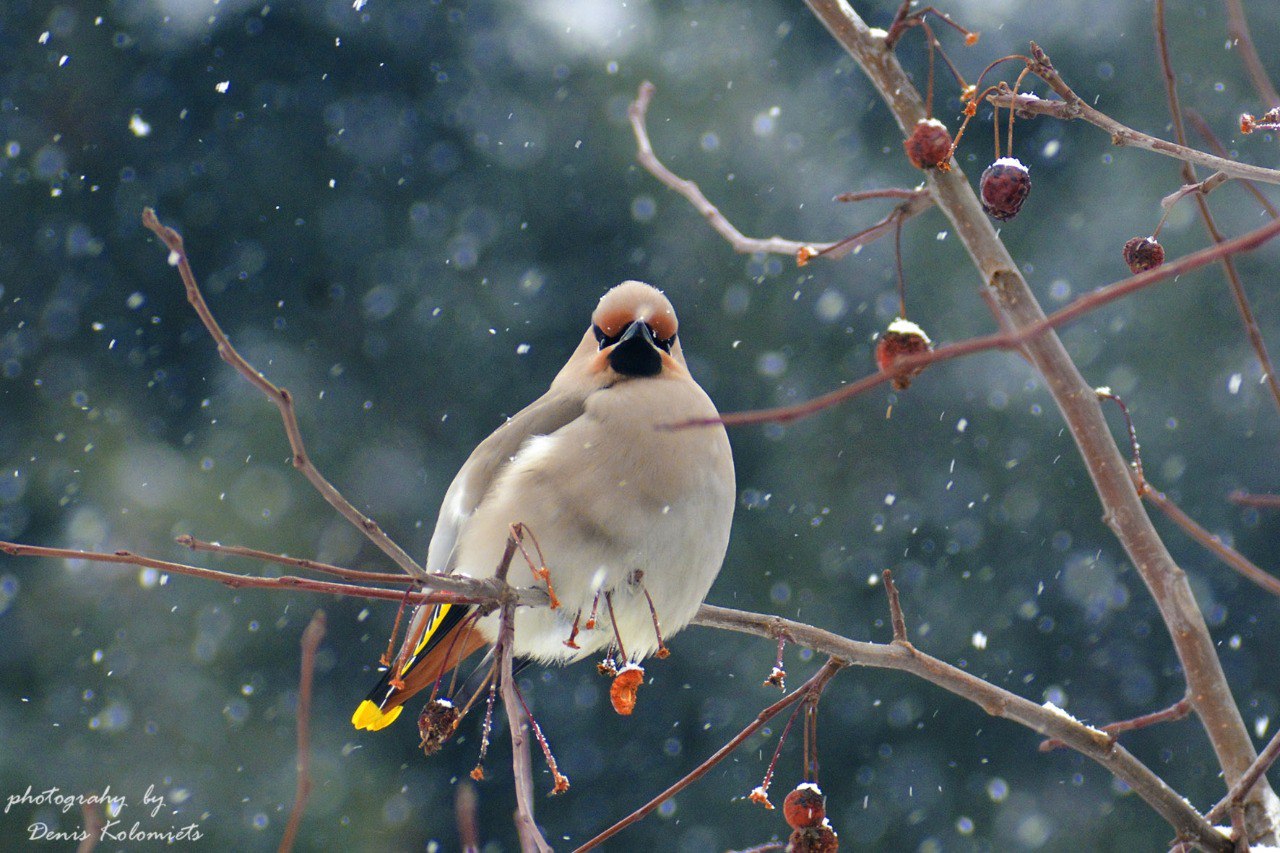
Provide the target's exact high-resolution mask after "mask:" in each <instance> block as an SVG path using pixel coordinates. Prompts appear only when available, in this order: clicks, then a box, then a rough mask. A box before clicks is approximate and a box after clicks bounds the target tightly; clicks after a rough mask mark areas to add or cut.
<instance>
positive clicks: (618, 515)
mask: <svg viewBox="0 0 1280 853" xmlns="http://www.w3.org/2000/svg"><path fill="white" fill-rule="evenodd" d="M677 331H678V326H677V321H676V315H675V311H674V309H673V308H672V307H671V303H670V302H669V301H668V300H667V298H666V297H665V296H663V294H662V293H661V292H660V291H658V290H657V289H655V288H653V287H650V286H649V285H647V284H642V283H640V282H636V281H628V282H624V283H622V284H620V285H618V286H617V287H615V288H613V289H612V290H610V291H609V292H608V293H606V294H605V295H604V297H603V298H601V300H600V304H599V305H598V306H597V307H596V310H595V312H594V314H593V315H592V324H591V327H590V328H588V329H587V331H586V333H585V334H584V335H583V336H582V340H581V342H580V343H579V344H578V347H577V349H576V350H574V352H573V355H572V356H571V357H570V358H569V361H568V363H567V364H565V366H564V368H563V369H562V370H561V371H560V373H559V374H558V375H557V376H556V378H555V380H554V381H553V382H552V383H551V387H550V389H549V390H548V391H547V393H546V394H544V395H543V396H542V397H540V398H539V399H538V400H536V401H534V402H533V403H531V404H530V405H529V406H527V407H526V408H525V409H524V410H522V411H521V412H520V413H518V414H517V415H515V416H514V417H512V418H511V419H510V420H508V421H507V422H506V423H505V424H503V425H502V426H500V427H499V428H498V429H497V430H496V431H495V432H494V433H493V434H492V435H490V436H489V437H488V438H487V439H485V440H484V441H483V442H481V444H480V445H479V446H478V447H476V449H475V451H474V452H473V453H472V454H471V457H470V458H469V459H468V460H467V462H466V463H465V464H464V465H463V466H462V468H461V470H459V471H458V474H457V476H456V477H455V478H454V480H453V483H452V485H451V486H450V487H449V490H448V492H447V493H446V494H445V497H444V500H443V502H442V505H441V509H440V514H439V517H438V520H437V522H436V529H435V533H434V535H433V536H432V537H431V545H430V550H429V552H428V556H427V569H428V571H431V572H447V573H452V574H459V575H467V576H470V577H490V576H492V575H493V573H494V571H495V569H496V567H497V565H498V561H499V559H500V558H501V555H502V551H503V548H504V546H505V544H506V539H507V534H508V530H509V528H510V525H511V524H513V523H514V522H523V523H524V524H525V525H526V526H527V527H528V528H529V529H530V530H531V531H532V532H533V534H534V536H536V537H537V539H538V542H539V543H540V544H541V546H542V552H543V554H544V556H545V557H546V563H547V566H548V567H549V568H550V570H551V580H552V583H553V584H554V586H555V590H556V593H557V595H558V597H559V599H560V601H561V603H562V606H561V607H560V608H558V609H556V610H551V609H548V608H521V609H519V610H517V611H516V615H515V640H514V652H515V654H516V655H517V656H521V657H526V658H531V659H533V660H536V661H539V662H544V663H552V662H558V663H568V662H571V661H574V660H578V659H580V658H583V657H585V656H587V655H591V654H594V653H598V652H601V651H604V650H605V649H607V648H609V647H610V646H611V645H616V641H615V626H614V625H612V624H611V622H610V618H609V613H608V609H607V607H606V602H605V599H604V597H603V596H602V595H601V594H602V593H606V592H607V593H609V598H610V599H611V600H612V605H613V614H614V617H615V618H616V622H617V623H616V636H617V637H618V638H620V639H621V641H622V645H623V647H624V648H625V649H626V653H627V656H628V657H629V658H630V659H631V660H640V659H641V658H644V657H646V656H648V655H650V654H652V653H653V652H654V651H656V650H657V648H658V637H657V634H656V633H655V631H654V628H653V622H652V619H651V616H650V613H649V607H648V604H647V602H646V600H645V595H644V593H645V591H646V590H647V592H648V593H649V595H650V596H651V597H652V599H653V605H654V608H655V610H656V612H657V614H658V616H659V618H660V619H661V623H662V630H663V633H664V635H665V636H670V635H672V634H674V633H675V632H677V631H679V630H680V629H681V628H683V627H684V626H685V625H687V624H688V623H689V620H690V619H692V618H693V616H694V614H695V613H696V612H697V609H698V606H699V605H700V604H701V603H702V599H703V598H704V597H705V595H706V593H707V591H708V590H709V589H710V587H711V584H712V582H713V581H714V580H715V577H716V574H717V573H718V572H719V570H720V564H721V562H722V561H723V559H724V554H725V549H726V548H727V546H728V541H729V526H730V522H731V520H732V517H733V506H734V497H735V486H734V473H733V458H732V455H731V453H730V450H729V441H728V437H727V436H726V434H725V431H724V428H723V427H720V426H714V427H702V428H693V429H682V430H668V429H662V427H663V426H665V425H670V424H673V423H677V422H680V421H685V420H689V419H692V418H715V417H716V416H717V412H716V409H715V406H714V405H713V404H712V402H711V400H710V398H709V397H707V395H706V393H705V392H704V391H703V390H702V389H701V388H700V387H699V386H698V384H697V383H696V382H694V380H693V378H692V377H691V376H690V375H689V371H688V367H687V365H686V364H685V360H684V355H683V353H682V351H681V347H680V342H679V339H678V336H677ZM638 573H639V574H642V580H641V581H640V582H637V581H636V578H637V577H638ZM509 582H510V583H512V584H514V585H517V586H529V585H534V584H537V583H541V581H538V580H536V579H535V578H534V576H533V575H532V573H531V572H530V570H529V567H528V565H527V564H526V563H525V562H524V560H523V559H521V558H520V557H519V556H518V555H517V557H516V559H515V560H514V561H513V562H512V564H511V569H510V575H509ZM598 595H601V597H600V599H599V614H598V617H597V624H596V627H595V628H594V629H592V630H582V631H580V633H578V635H577V638H576V643H577V646H578V648H576V649H575V648H571V647H569V646H567V645H566V644H565V641H566V640H568V639H569V637H570V632H571V631H572V629H573V624H574V622H575V619H578V620H579V621H580V624H581V623H585V622H586V620H587V617H588V615H589V613H590V611H591V609H592V605H593V603H594V602H596V600H597V596H598ZM439 615H440V614H439V611H437V610H436V609H435V608H432V607H424V608H420V609H419V611H418V612H417V613H416V614H415V616H414V620H413V623H412V625H411V627H410V631H409V638H408V639H407V640H406V642H413V641H414V638H415V636H416V635H418V634H421V633H422V632H421V631H420V630H418V629H419V628H422V627H423V622H424V620H428V619H432V617H433V616H436V617H438V616H439ZM449 621H451V622H453V625H452V628H451V629H450V630H449V631H447V632H441V631H436V632H428V633H427V636H426V637H424V638H423V640H422V641H420V642H419V643H418V646H419V648H417V649H415V650H414V651H415V654H414V655H412V656H411V658H410V662H409V664H408V665H407V666H406V667H405V671H404V673H403V677H404V680H405V682H406V689H404V690H400V689H396V688H394V687H392V686H391V684H390V678H389V676H388V677H386V678H384V679H383V682H382V683H381V684H380V685H379V686H378V687H377V688H375V690H374V691H373V693H371V694H370V697H369V699H368V700H366V701H365V702H364V703H362V704H361V706H360V709H358V710H357V712H356V715H355V716H354V717H353V719H352V722H353V723H354V724H355V725H356V727H357V728H370V729H377V728H382V727H383V726H385V725H387V724H388V723H390V722H391V721H392V720H394V719H395V716H396V715H397V714H398V713H399V712H398V708H399V706H400V705H401V704H403V702H404V701H405V700H406V699H408V698H409V696H411V695H412V694H413V693H414V692H416V691H417V690H419V689H422V688H423V687H425V686H427V685H429V684H431V683H433V682H434V681H435V680H436V679H437V678H438V677H439V676H440V675H443V674H444V672H446V671H447V670H448V668H450V667H452V666H454V665H456V663H457V662H458V661H457V660H454V659H453V658H455V657H457V653H456V652H455V653H452V654H447V655H446V654H443V653H442V652H441V651H439V649H442V648H445V647H446V645H449V646H450V647H451V648H454V649H458V650H461V649H463V648H464V647H468V646H472V645H473V644H472V643H470V642H466V639H467V638H465V637H463V640H462V641H460V640H459V636H460V635H459V632H465V630H466V629H465V627H464V626H466V625H470V624H472V620H470V619H466V620H459V619H457V618H456V614H455V618H454V619H453V620H449ZM441 624H443V623H441ZM474 630H475V631H476V632H478V633H479V635H480V636H482V637H483V638H484V640H485V641H487V642H492V641H493V640H494V639H495V638H496V635H497V630H498V617H497V614H496V613H495V614H490V615H489V616H487V617H485V618H484V619H481V620H479V621H478V622H475V623H474ZM446 634H448V635H453V636H446ZM433 650H436V651H435V653H434V654H431V652H432V651H433ZM472 650H473V649H472V648H466V651H467V652H468V653H470V651H472ZM428 658H431V661H430V662H428ZM424 667H425V668H429V669H432V670H440V671H432V672H426V673H424V672H422V668H424ZM411 674H412V676H413V677H412V678H410V675H411Z"/></svg>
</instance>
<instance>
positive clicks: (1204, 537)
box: [1142, 485, 1280, 595]
mask: <svg viewBox="0 0 1280 853" xmlns="http://www.w3.org/2000/svg"><path fill="white" fill-rule="evenodd" d="M1142 497H1143V498H1144V499H1145V500H1147V501H1149V502H1150V503H1152V504H1155V505H1156V506H1157V507H1159V508H1160V511H1161V512H1163V513H1164V514H1165V515H1167V516H1168V517H1169V520H1170V521H1172V522H1173V523H1174V524H1176V525H1178V526H1179V527H1181V528H1182V530H1183V531H1184V532H1185V533H1186V534H1187V535H1188V536H1190V537H1191V538H1192V539H1194V540H1195V541H1196V542H1198V543H1200V545H1202V546H1203V547H1204V548H1205V550H1207V551H1209V552H1210V553H1212V554H1213V555H1214V556H1216V557H1217V558H1218V559H1219V560H1221V561H1222V562H1224V563H1226V564H1227V565H1228V566H1230V567H1231V568H1233V569H1235V570H1236V572H1238V573H1239V574H1240V575H1242V576H1244V577H1245V578H1246V579H1247V580H1249V581H1251V582H1252V583H1255V584H1257V585H1258V586H1260V587H1262V588H1263V589H1265V590H1266V591H1267V592H1269V593H1271V594H1272V595H1280V578H1277V577H1276V576H1275V575H1272V574H1270V573H1269V572H1267V571H1265V570H1263V569H1262V568H1261V567H1259V566H1258V565H1257V564H1256V563H1254V562H1253V561H1251V560H1250V559H1249V558H1248V557H1246V556H1245V555H1244V554H1241V553H1240V552H1239V551H1237V550H1236V549H1235V548H1232V547H1231V546H1230V545H1228V544H1226V543H1225V542H1223V541H1222V540H1221V539H1219V538H1218V537H1217V536H1214V535H1213V534H1212V533H1210V532H1209V531H1208V530H1205V529H1204V528H1203V527H1201V526H1200V525H1199V524H1198V523H1197V522H1196V520H1195V519H1194V518H1192V517H1191V516H1189V515H1187V514H1186V513H1185V512H1184V511H1183V510H1182V508H1181V507H1179V506H1178V505H1177V504H1175V503H1174V502H1173V501H1171V500H1169V499H1168V498H1167V497H1165V495H1164V493H1163V492H1160V491H1157V490H1156V489H1153V488H1151V486H1150V485H1148V486H1147V488H1146V489H1144V490H1143V492H1142Z"/></svg>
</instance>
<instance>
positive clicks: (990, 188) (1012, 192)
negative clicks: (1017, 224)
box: [979, 157, 1031, 222]
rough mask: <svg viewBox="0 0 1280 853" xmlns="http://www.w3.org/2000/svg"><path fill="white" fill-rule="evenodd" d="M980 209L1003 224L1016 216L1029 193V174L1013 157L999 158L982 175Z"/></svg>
mask: <svg viewBox="0 0 1280 853" xmlns="http://www.w3.org/2000/svg"><path fill="white" fill-rule="evenodd" d="M979 187H980V188H981V191H982V209H983V210H985V211H986V212H987V215H988V216H990V217H991V218H992V219H999V220H1000V221H1001V222H1004V221H1005V220H1007V219H1012V218H1013V217H1015V216H1017V215H1018V211H1019V210H1021V209H1022V203H1023V202H1024V201H1026V200H1027V193H1029V192H1031V174H1030V173H1029V172H1028V171H1027V167H1026V166H1024V165H1022V163H1020V162H1019V161H1018V160H1015V159H1014V158H1013V157H1001V158H1000V159H999V160H997V161H995V162H994V163H992V164H991V165H990V166H988V167H987V168H986V171H984V172H983V173H982V180H981V181H980V182H979Z"/></svg>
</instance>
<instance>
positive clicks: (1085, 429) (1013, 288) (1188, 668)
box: [807, 0, 1280, 834]
mask: <svg viewBox="0 0 1280 853" xmlns="http://www.w3.org/2000/svg"><path fill="white" fill-rule="evenodd" d="M807 3H808V5H809V7H810V9H812V10H813V12H814V14H816V15H817V16H818V18H819V20H821V21H822V22H823V24H824V25H825V26H826V27H827V29H828V31H829V32H830V33H831V34H832V36H833V37H835V39H836V40H837V41H838V42H839V43H840V44H841V46H842V47H844V49H845V50H846V51H847V52H848V53H849V54H850V55H851V56H852V57H853V58H854V60H855V61H856V62H858V64H859V65H860V66H862V68H863V70H864V71H865V72H866V73H867V75H868V77H869V78H870V79H871V81H872V83H873V84H874V85H875V87H876V89H877V91H878V92H879V93H880V96H881V97H882V98H883V99H884V101H885V103H886V104H887V105H888V106H889V109H890V110H891V112H892V113H893V115H894V118H895V119H896V120H897V122H898V125H899V128H900V129H901V131H902V133H903V135H904V136H905V135H906V134H907V133H908V132H909V130H910V129H911V128H913V127H914V126H915V124H916V122H917V121H919V120H920V119H921V118H923V117H924V105H923V103H922V102H921V99H920V95H919V93H918V92H917V91H916V90H915V87H914V86H913V85H912V83H911V81H910V79H909V78H908V77H907V75H906V73H905V72H904V71H903V69H902V66H901V65H900V64H899V63H898V61H897V59H896V57H895V56H894V55H893V53H892V52H891V51H890V50H888V49H887V48H886V47H885V45H884V40H883V38H882V37H880V36H878V35H876V34H874V33H873V32H872V31H871V30H870V29H869V28H868V27H867V26H866V24H865V23H864V22H863V21H862V19H861V18H859V17H858V16H857V14H856V13H855V12H854V11H853V9H851V8H850V7H849V5H848V3H846V2H844V0H807ZM1032 53H1033V55H1034V56H1036V57H1037V63H1038V67H1037V68H1036V69H1035V71H1036V73H1037V74H1039V75H1041V76H1042V77H1044V78H1045V79H1046V81H1047V82H1051V80H1052V78H1056V76H1057V75H1056V72H1054V71H1053V67H1052V65H1051V64H1049V62H1048V58H1047V57H1045V56H1044V55H1043V52H1041V51H1040V50H1039V48H1038V47H1035V46H1034V45H1033V46H1032ZM1051 85H1052V82H1051ZM1077 106H1078V109H1079V110H1080V111H1081V113H1082V114H1089V113H1088V111H1089V110H1090V109H1091V108H1089V107H1088V105H1087V104H1082V103H1080V104H1078V105H1077ZM1122 138H1123V137H1122ZM1163 144H1164V145H1166V146H1167V145H1169V143H1163ZM1174 147H1176V146H1174ZM1176 153H1177V155H1178V156H1179V158H1183V157H1185V156H1186V152H1185V151H1183V150H1182V149H1178V151H1177V152H1176ZM1212 159H1213V160H1215V161H1216V160H1217V159H1218V158H1212ZM1206 165H1208V166H1209V167H1210V168H1215V169H1221V170H1222V171H1227V172H1230V173H1233V174H1239V175H1240V176H1241V177H1249V178H1261V177H1265V178H1267V179H1268V180H1269V181H1271V182H1277V181H1280V172H1275V171H1272V170H1268V169H1256V167H1250V168H1249V169H1242V168H1240V166H1241V164H1238V163H1233V162H1231V161H1225V162H1222V163H1217V162H1213V163H1206ZM1228 167H1230V168H1228ZM1231 170H1235V171H1234V172H1232V171H1231ZM928 181H929V186H930V189H931V191H932V192H933V194H934V198H935V200H936V201H937V203H938V207H939V208H940V209H941V210H942V211H943V213H945V214H946V216H947V218H948V219H949V220H950V221H951V222H952V224H953V226H954V227H955V230H956V233H957V235H958V236H959V237H960V239H961V241H962V242H963V243H964V245H965V248H966V249H967V250H968V252H969V254H970V257H971V258H972V259H973V262H974V264H975V266H976V267H977V268H978V270H979V271H980V272H981V274H982V280H983V282H984V284H985V285H986V286H987V287H990V288H992V289H993V290H994V291H995V292H996V295H997V296H998V298H999V307H1000V309H1001V312H1002V313H1003V314H1004V315H1005V316H1006V317H1007V319H1008V321H1009V322H1010V323H1011V324H1012V325H1013V326H1014V327H1015V328H1017V329H1019V330H1022V329H1027V328H1034V327H1035V326H1036V325H1037V324H1040V323H1043V322H1044V320H1045V316H1044V312H1043V311H1042V310H1041V308H1040V305H1039V303H1038V302H1037V300H1036V298H1035V295H1034V293H1033V292H1032V291H1031V288H1030V287H1029V286H1028V285H1027V282H1026V280H1025V279H1024V278H1023V277H1022V274H1021V273H1020V272H1019V270H1018V268H1017V265H1016V264H1015V263H1014V262H1013V259H1012V258H1011V257H1010V256H1009V253H1008V251H1007V250H1006V249H1005V247H1004V245H1003V244H1002V243H1001V242H1000V240H999V238H998V237H997V235H996V232H995V229H994V228H993V227H992V225H991V223H990V221H989V220H988V219H987V217H986V216H985V215H984V213H983V211H982V208H981V205H980V204H979V202H978V199H977V197H976V196H975V195H974V192H973V189H972V188H971V187H970V185H969V184H968V182H967V180H966V178H965V176H964V174H963V173H962V172H961V171H960V170H959V169H953V170H952V171H950V172H945V173H933V174H930V175H928ZM1022 351H1023V353H1024V354H1025V355H1026V356H1027V357H1028V359H1029V360H1030V361H1031V362H1032V364H1033V365H1034V366H1035V367H1036V368H1037V370H1039V372H1040V374H1041V375H1042V376H1043V377H1044V379H1045V383H1046V386H1047V387H1048V389H1049V391H1050V393H1051V394H1052V395H1053V398H1054V401H1055V402H1056V403H1057V405H1058V408H1059V409H1060V410H1061V412H1062V414H1063V418H1064V419H1065V421H1066V424H1067V427H1068V429H1069V430H1070V432H1071V435H1072V438H1073V439H1074V440H1075V442H1076V444H1077V446H1078V447H1079V449H1080V455H1081V458H1082V460H1083V462H1084V464H1085V466H1086V468H1087V469H1088V471H1089V476H1090V477H1091V479H1092V480H1093V484H1094V488H1095V490H1096V491H1097V493H1098V497H1099V499H1100V501H1101V503H1102V507H1103V519H1104V521H1105V522H1106V523H1107V525H1108V526H1109V527H1110V528H1111V529H1112V531H1113V532H1114V533H1115V535H1116V537H1117V538H1118V539H1119V541H1120V543H1121V545H1122V546H1123V547H1124V549H1125V552H1126V553H1127V554H1128V556H1129V559H1130V560H1132V562H1133V564H1134V566H1135V567H1136V568H1137V570H1138V572H1139V573H1140V574H1141V576H1142V579H1143V581H1144V582H1145V583H1146V585H1147V587H1148V589H1149V590H1150V592H1151V595H1152V597H1153V598H1154V600H1155V601H1156V604H1157V606H1158V607H1159V608H1160V613H1161V616H1162V617H1163V619H1164V622H1165V625H1166V627H1167V629H1168V631H1169V636H1170V638H1171V639H1172V641H1173V645H1174V648H1175V649H1176V650H1177V653H1178V658H1179V660H1180V662H1181V664H1182V668H1183V671H1184V672H1185V673H1186V677H1187V682H1188V685H1189V687H1190V693H1191V700H1192V703H1193V705H1194V707H1195V709H1196V713H1197V714H1198V715H1199V717H1200V719H1201V722H1202V724H1203V726H1204V729H1205V731H1206V732H1207V734H1208V736H1209V740H1210V742H1211V743H1212V744H1213V748H1214V752H1215V753H1216V754H1217V758H1218V761H1219V763H1220V765H1221V766H1222V769H1223V773H1224V776H1225V778H1226V780H1227V783H1228V784H1229V785H1230V784H1234V783H1235V782H1236V781H1237V780H1238V779H1239V778H1240V776H1241V775H1242V774H1243V773H1244V772H1245V771H1246V770H1247V769H1248V767H1249V766H1250V765H1251V764H1252V763H1253V762H1254V760H1255V759H1256V758H1257V753H1256V752H1255V750H1254V748H1253V743H1252V741H1251V739H1250V737H1249V732H1248V730H1247V729H1246V728H1245V725H1244V719H1243V718H1242V717H1241V715H1240V710H1239V708H1237V707H1236V704H1235V701H1234V698H1233V697H1232V694H1231V688H1230V685H1229V684H1228V683H1227V679H1226V675H1225V674H1224V673H1223V671H1222V664H1221V662H1220V661H1219V660H1218V657H1217V652H1216V649H1215V648H1214V644H1213V640H1212V638H1211V637H1210V636H1209V631H1208V628H1207V627H1206V625H1205V622H1204V618H1203V616H1202V615H1201V613H1200V609H1199V607H1198V605H1197V603H1196V600H1195V597H1194V596H1193V595H1192V593H1191V587H1190V585H1189V584H1188V583H1187V578H1186V574H1185V573H1184V572H1183V571H1182V569H1181V568H1180V567H1179V566H1178V565H1177V564H1176V563H1175V562H1174V560H1173V558H1172V556H1171V555H1170V554H1169V552H1168V549H1167V548H1165V545H1164V543H1163V542H1162V541H1161V540H1160V537H1159V536H1158V535H1157V533H1156V531H1155V528H1154V527H1153V526H1152V524H1151V520H1150V518H1149V517H1148V516H1147V514H1146V511H1145V508H1144V507H1143V506H1142V502H1141V500H1140V499H1139V497H1138V495H1137V492H1136V491H1135V489H1134V488H1133V482H1132V480H1131V479H1130V477H1129V475H1128V468H1127V466H1126V465H1125V462H1124V459H1123V457H1122V456H1121V455H1120V452H1119V450H1118V448H1117V447H1116V444H1115V442H1114V440H1113V439H1112V437H1111V434H1110V431H1109V430H1108V429H1107V426H1106V422H1105V420H1104V418H1103V416H1102V411H1101V408H1100V406H1099V403H1098V399H1097V396H1096V395H1095V394H1094V393H1093V390H1092V388H1090V386H1089V385H1088V383H1086V382H1085V381H1084V378H1083V377H1082V376H1081V375H1080V372H1079V370H1078V369H1077V368H1076V366H1075V364H1074V363H1073V362H1072V361H1071V358H1070V357H1069V356H1068V355H1067V352H1066V350H1065V348H1064V347H1063V346H1062V342H1061V341H1060V340H1059V339H1058V336H1057V335H1056V334H1054V333H1052V332H1048V331H1046V332H1045V333H1044V334H1040V335H1036V336H1034V337H1032V338H1030V339H1028V340H1027V341H1026V342H1025V343H1024V344H1023V347H1022ZM1250 796H1251V801H1250V803H1251V805H1258V806H1261V805H1262V804H1263V802H1264V801H1266V802H1271V801H1274V799H1275V795H1274V794H1273V793H1272V792H1271V790H1270V788H1269V786H1266V785H1265V783H1260V784H1259V785H1258V786H1257V787H1255V788H1254V789H1253V791H1252V792H1251V794H1250ZM1272 831H1273V830H1272ZM1268 834H1269V833H1268Z"/></svg>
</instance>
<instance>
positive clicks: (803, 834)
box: [787, 823, 840, 853]
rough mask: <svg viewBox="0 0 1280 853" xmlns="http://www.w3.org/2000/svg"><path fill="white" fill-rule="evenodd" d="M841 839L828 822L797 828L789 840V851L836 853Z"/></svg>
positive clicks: (795, 852) (796, 852)
mask: <svg viewBox="0 0 1280 853" xmlns="http://www.w3.org/2000/svg"><path fill="white" fill-rule="evenodd" d="M839 849H840V839H839V838H837V837H836V831H835V830H834V829H832V828H831V827H830V826H828V825H827V824H825V823H824V824H821V825H820V826H815V827H813V828H812V829H797V830H795V831H793V832H792V833H791V838H790V839H788V841H787V853H836V851H837V850H839Z"/></svg>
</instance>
